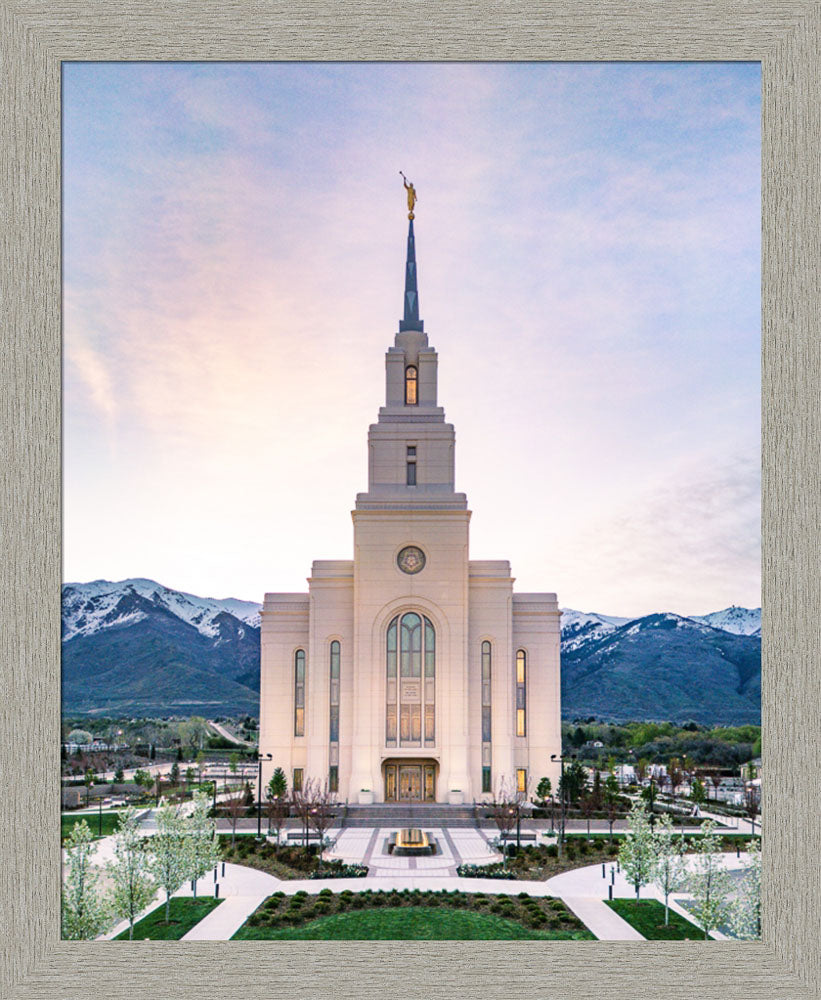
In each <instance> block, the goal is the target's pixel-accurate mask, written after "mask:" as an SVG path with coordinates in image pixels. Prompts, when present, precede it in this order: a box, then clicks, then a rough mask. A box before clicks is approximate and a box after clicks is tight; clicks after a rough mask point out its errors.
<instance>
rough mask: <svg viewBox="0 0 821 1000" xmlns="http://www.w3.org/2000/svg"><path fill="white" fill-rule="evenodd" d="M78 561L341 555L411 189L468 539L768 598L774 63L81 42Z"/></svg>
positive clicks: (67, 101) (110, 573) (265, 571)
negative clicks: (183, 49) (765, 264)
mask: <svg viewBox="0 0 821 1000" xmlns="http://www.w3.org/2000/svg"><path fill="white" fill-rule="evenodd" d="M63 98H64V103H63V107H64V126H63V143H64V145H63V152H64V161H63V162H64V251H65V252H64V315H65V320H64V413H65V421H64V426H65V431H64V579H66V580H73V581H85V580H93V579H99V578H105V579H110V580H119V579H123V578H125V577H133V576H143V577H150V578H152V579H155V580H158V581H160V582H161V583H164V584H166V585H167V586H170V587H174V588H176V589H180V590H185V591H189V592H192V593H195V594H199V595H201V596H210V597H229V596H231V597H239V598H245V599H248V600H257V601H260V600H262V596H263V594H264V592H265V591H276V590H285V591H287V590H296V591H299V590H305V589H306V583H305V578H306V577H307V576H308V574H309V572H310V566H311V561H312V560H313V559H316V558H321V559H334V558H342V559H344V558H350V557H351V555H352V525H351V519H350V510H351V509H352V507H353V503H354V498H355V494H356V493H357V492H359V491H362V490H364V489H366V488H367V456H366V434H367V428H368V424H369V423H372V422H373V421H374V420H375V419H376V414H377V409H378V407H379V406H380V405H381V404H382V403H383V401H384V400H383V397H384V353H385V350H386V349H387V347H388V346H389V345H390V344H391V343H392V342H393V336H394V334H395V332H396V330H397V326H398V320H399V317H400V315H401V305H402V288H403V285H402V282H403V271H404V253H405V236H406V230H407V207H406V203H405V194H404V190H403V187H402V180H401V178H400V176H399V171H400V170H402V171H404V172H405V173H406V174H407V175H408V177H409V178H410V179H411V180H412V181H413V182H414V184H415V185H416V188H417V190H418V194H419V202H418V205H417V216H416V224H415V225H416V248H417V260H418V269H419V300H420V306H421V315H422V317H423V319H424V321H425V329H426V331H427V333H428V335H429V338H430V342H431V344H432V345H433V346H434V347H435V348H436V349H437V350H438V352H439V398H440V403H441V404H442V405H443V406H444V407H445V411H446V417H447V419H448V421H450V422H452V423H453V424H454V425H455V427H456V435H457V448H456V480H457V483H456V485H457V489H459V490H461V491H464V492H466V493H467V496H468V503H469V506H470V508H471V509H472V510H473V511H474V514H473V519H472V522H471V556H472V557H473V558H476V559H482V558H485V559H510V561H511V564H512V569H513V574H514V576H515V577H516V585H515V586H516V588H517V589H520V590H535V591H545V590H546V591H556V592H557V593H558V596H559V602H560V604H561V605H563V606H569V607H574V608H577V609H580V610H585V611H600V612H604V613H610V614H616V615H625V616H637V615H640V614H646V613H649V612H652V611H662V610H669V611H676V612H679V613H683V614H701V613H705V612H709V611H714V610H718V609H720V608H724V607H726V606H728V605H730V604H740V605H744V606H747V607H756V606H757V605H758V604H759V603H760V596H759V594H760V560H759V537H760V529H759V497H760V477H759V440H760V425H759V409H760V319H759V315H760V308H759V306H760V300H759V256H760V236H759V231H760V208H759V202H760V183H759V177H760V72H759V66H758V64H739V63H734V64H729V63H728V64H710V63H698V64H684V63H681V64H640V63H623V64H606V63H605V64H573V63H565V64H558V63H552V64H551V63H544V64H470V63H464V64H447V65H445V64H284V63H280V64H261V63H244V64H231V63H211V64H196V63H188V64H174V63H166V64H162V63H144V64H141V63H135V64H124V63H108V64H94V63H86V64H68V65H66V66H65V67H64V84H63Z"/></svg>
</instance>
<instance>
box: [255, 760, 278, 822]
mask: <svg viewBox="0 0 821 1000" xmlns="http://www.w3.org/2000/svg"><path fill="white" fill-rule="evenodd" d="M262 759H263V755H262V754H258V755H257V760H258V762H259V776H258V778H257V840H258V841H259V840H262ZM265 759H266V760H273V759H274V755H273V754H272V753H266V754H265Z"/></svg>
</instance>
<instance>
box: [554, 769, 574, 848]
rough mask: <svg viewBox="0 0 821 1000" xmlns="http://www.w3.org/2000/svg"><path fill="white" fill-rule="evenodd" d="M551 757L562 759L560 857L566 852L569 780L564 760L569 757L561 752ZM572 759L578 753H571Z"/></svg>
mask: <svg viewBox="0 0 821 1000" xmlns="http://www.w3.org/2000/svg"><path fill="white" fill-rule="evenodd" d="M550 759H551V760H558V761H561V764H562V816H561V826H560V827H559V857H561V856H562V854H563V853H564V824H565V800H566V798H567V782H566V781H565V777H564V762H565V761H566V760H567V757H565V756H564V755H563V754H560V753H552V754H551V755H550ZM570 759H571V760H575V759H576V755H575V754H574V753H572V754H570Z"/></svg>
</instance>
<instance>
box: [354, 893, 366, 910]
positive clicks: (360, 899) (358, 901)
mask: <svg viewBox="0 0 821 1000" xmlns="http://www.w3.org/2000/svg"><path fill="white" fill-rule="evenodd" d="M351 903H352V905H353V907H354V909H356V910H361V909H362V907H363V906H364V905H365V904H366V903H367V900H366V899H365V894H364V893H361V894H357V895H356V896H354V898H353V900H352V901H351Z"/></svg>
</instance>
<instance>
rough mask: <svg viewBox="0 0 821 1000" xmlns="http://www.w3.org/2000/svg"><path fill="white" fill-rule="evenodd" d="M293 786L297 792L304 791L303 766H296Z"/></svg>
mask: <svg viewBox="0 0 821 1000" xmlns="http://www.w3.org/2000/svg"><path fill="white" fill-rule="evenodd" d="M291 788H292V789H293V790H294V791H295V792H301V791H302V768H301V767H295V768H294V776H293V780H292V781H291Z"/></svg>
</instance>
